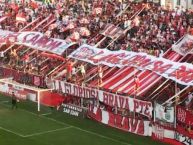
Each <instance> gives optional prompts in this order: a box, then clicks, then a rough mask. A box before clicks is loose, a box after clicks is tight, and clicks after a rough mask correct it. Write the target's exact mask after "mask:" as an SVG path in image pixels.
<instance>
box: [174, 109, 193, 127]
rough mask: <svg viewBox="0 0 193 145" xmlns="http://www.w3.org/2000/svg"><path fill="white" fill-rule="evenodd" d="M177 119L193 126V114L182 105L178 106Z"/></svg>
mask: <svg viewBox="0 0 193 145" xmlns="http://www.w3.org/2000/svg"><path fill="white" fill-rule="evenodd" d="M177 121H179V122H182V123H185V124H187V125H192V126H193V114H192V113H191V112H190V111H188V110H186V109H185V108H183V107H181V106H177Z"/></svg>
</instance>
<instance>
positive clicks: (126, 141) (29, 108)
mask: <svg viewBox="0 0 193 145" xmlns="http://www.w3.org/2000/svg"><path fill="white" fill-rule="evenodd" d="M18 106H19V108H18V109H17V110H12V109H11V103H10V98H8V97H3V96H0V145H13V144H14V145H155V144H156V145H164V144H163V143H159V142H155V141H153V140H151V138H149V137H141V136H138V135H134V134H131V133H127V132H123V131H120V130H118V129H115V128H110V127H107V126H105V125H103V124H100V123H97V122H95V121H93V120H89V119H87V118H85V119H83V118H78V117H73V116H69V115H67V114H64V113H62V112H57V111H56V110H52V109H50V108H48V107H44V106H41V112H40V113H37V112H36V110H37V104H35V103H32V102H20V103H19V104H18ZM44 113H49V114H47V115H46V116H43V115H42V114H44Z"/></svg>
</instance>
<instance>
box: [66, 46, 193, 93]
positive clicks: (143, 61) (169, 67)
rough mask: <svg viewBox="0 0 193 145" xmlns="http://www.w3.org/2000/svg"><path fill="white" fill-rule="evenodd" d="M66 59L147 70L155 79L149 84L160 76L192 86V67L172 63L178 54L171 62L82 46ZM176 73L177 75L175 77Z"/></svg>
mask: <svg viewBox="0 0 193 145" xmlns="http://www.w3.org/2000/svg"><path fill="white" fill-rule="evenodd" d="M68 57H70V58H74V59H78V60H81V61H85V62H88V63H92V64H93V65H101V64H103V65H107V66H109V67H119V68H123V67H128V68H131V67H135V68H136V67H137V68H138V69H139V70H149V71H152V72H154V73H156V76H155V78H153V77H151V79H152V80H151V79H149V80H148V82H149V83H151V81H154V80H155V79H157V78H158V77H157V76H162V77H165V78H167V79H172V80H174V81H176V82H178V83H179V84H182V85H186V86H188V85H190V86H193V65H192V64H191V63H186V62H182V63H181V62H175V61H172V60H176V59H177V58H179V54H173V55H172V56H171V58H170V59H171V60H168V59H165V58H162V57H159V58H158V57H155V56H152V55H148V54H145V53H136V52H131V51H125V50H118V51H110V50H108V49H98V48H95V47H93V46H90V45H87V44H84V45H82V46H80V47H79V48H78V49H76V50H75V51H73V52H72V53H71V54H70V55H69V56H68ZM132 72H134V71H132ZM176 72H177V74H178V75H176ZM134 74H135V73H134ZM134 74H133V75H134ZM147 74H149V73H147ZM124 75H125V74H124ZM128 75H130V74H128ZM133 75H132V76H133ZM111 89H113V88H111ZM120 89H121V88H120Z"/></svg>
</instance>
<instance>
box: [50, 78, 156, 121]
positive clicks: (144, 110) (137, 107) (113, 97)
mask: <svg viewBox="0 0 193 145" xmlns="http://www.w3.org/2000/svg"><path fill="white" fill-rule="evenodd" d="M53 86H54V89H55V90H57V91H59V92H62V93H64V94H69V95H72V96H77V97H82V98H96V99H99V101H101V102H103V103H104V104H107V105H109V106H112V107H115V106H116V107H119V108H125V109H128V110H129V111H131V112H137V113H140V114H142V115H144V116H147V117H149V118H151V117H152V110H153V107H152V103H151V102H147V101H142V100H138V99H133V98H131V97H128V96H127V97H126V96H121V95H117V94H112V93H108V92H105V91H102V90H97V89H93V88H88V87H83V86H78V85H74V84H71V83H67V82H65V81H58V80H54V81H53Z"/></svg>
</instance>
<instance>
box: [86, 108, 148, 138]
mask: <svg viewBox="0 0 193 145" xmlns="http://www.w3.org/2000/svg"><path fill="white" fill-rule="evenodd" d="M88 116H89V117H91V118H93V119H95V120H97V121H99V122H101V123H103V124H107V125H109V126H111V127H116V128H118V129H121V130H124V131H127V132H131V133H135V134H138V135H143V136H151V132H150V127H149V123H150V121H144V120H140V119H133V118H130V117H126V116H121V115H118V114H113V113H112V112H108V111H105V110H102V109H100V108H97V107H93V106H90V108H89V110H88Z"/></svg>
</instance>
